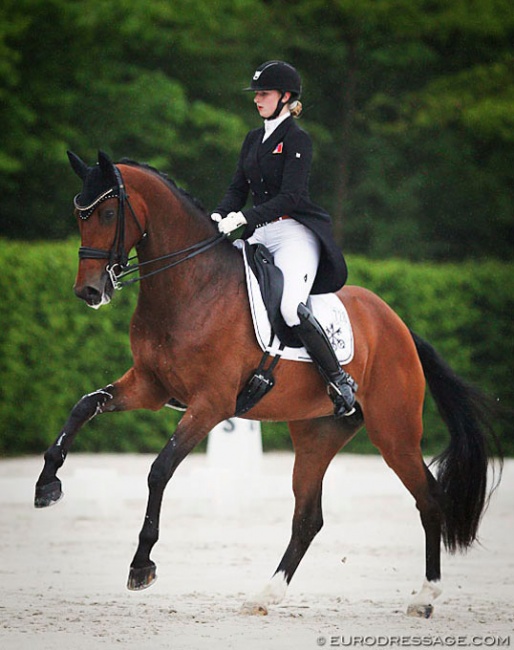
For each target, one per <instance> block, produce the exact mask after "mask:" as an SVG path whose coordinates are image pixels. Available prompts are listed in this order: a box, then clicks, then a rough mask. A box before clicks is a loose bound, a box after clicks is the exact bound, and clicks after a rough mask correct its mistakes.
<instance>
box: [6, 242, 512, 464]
mask: <svg viewBox="0 0 514 650" xmlns="http://www.w3.org/2000/svg"><path fill="white" fill-rule="evenodd" d="M77 247H78V242H77V241H76V240H75V239H73V240H70V241H66V242H59V243H25V242H8V241H2V240H0V265H1V274H0V295H1V307H0V314H1V328H0V454H1V455H15V454H28V453H37V454H39V453H42V452H43V451H44V450H45V449H46V447H47V446H48V445H49V444H50V443H51V442H52V441H53V440H54V438H55V436H56V435H57V433H58V432H59V429H60V428H61V426H62V424H63V423H64V420H65V419H66V417H67V415H68V413H69V411H70V409H71V408H72V406H73V405H74V404H75V402H76V401H77V400H78V399H79V398H80V397H81V396H82V395H83V394H84V393H88V392H91V391H92V390H95V389H97V388H100V387H102V386H104V385H105V384H107V383H109V382H111V381H114V380H115V379H117V378H118V377H119V376H121V374H123V372H125V370H126V369H127V368H129V367H130V365H131V355H130V349H129V343H128V323H129V319H130V315H131V313H132V310H133V309H134V305H135V300H136V295H137V289H134V288H132V289H130V288H127V289H125V290H124V291H122V292H117V294H116V296H115V299H114V300H113V302H112V303H111V304H110V305H108V306H106V307H103V308H102V309H100V310H99V311H93V310H91V309H89V308H87V307H86V305H85V304H84V303H82V302H81V301H79V300H77V299H76V298H75V297H74V295H73V293H72V286H73V282H74V277H75V273H76V266H77ZM348 263H349V268H350V278H349V283H351V284H358V285H361V286H365V287H367V288H368V289H371V290H372V291H374V292H376V293H377V294H379V295H380V296H381V297H382V298H383V299H384V300H386V301H387V302H388V303H389V304H390V305H391V306H392V307H393V309H395V311H397V312H398V313H399V314H400V316H401V317H402V318H403V319H404V320H405V321H406V323H407V324H408V326H409V327H410V328H411V329H413V330H415V331H416V332H417V333H418V334H419V335H420V336H422V337H423V338H425V339H427V340H429V341H430V342H431V343H432V344H433V345H434V346H435V347H436V348H437V349H438V351H439V352H440V353H441V354H442V355H443V356H444V358H445V359H446V360H447V361H448V362H449V363H450V364H451V365H452V366H453V367H454V368H455V370H457V372H459V374H461V375H462V376H464V377H465V378H467V379H469V380H471V381H474V382H475V383H479V384H480V385H481V386H483V387H484V388H485V389H487V391H488V392H490V393H491V394H492V395H494V396H495V397H496V399H497V400H498V401H499V402H500V403H501V404H502V405H504V406H506V407H509V406H510V405H512V403H513V394H514V389H513V386H512V368H513V366H514V344H513V339H512V314H513V313H514V312H513V306H514V283H513V282H512V273H513V270H514V264H512V263H501V262H496V261H495V262H493V261H491V262H481V263H476V262H469V263H465V264H459V265H456V264H455V265H454V264H437V265H436V264H428V263H427V264H420V263H417V264H413V263H409V262H406V261H396V260H388V261H370V260H368V259H365V258H361V257H354V256H350V257H349V258H348ZM179 417H180V414H179V413H178V412H175V411H171V410H170V409H163V410H162V411H161V412H159V413H152V412H146V411H138V412H132V413H116V414H106V415H103V416H101V417H98V418H96V419H95V420H93V421H92V422H90V423H89V424H88V425H86V426H85V427H84V429H83V430H82V432H81V433H80V434H79V436H78V437H77V440H76V442H75V444H74V447H73V449H74V450H75V451H104V452H109V451H110V452H115V451H132V452H138V451H139V452H149V451H152V452H155V451H158V450H159V449H160V448H161V447H162V446H163V445H164V443H165V442H166V440H167V439H168V438H169V436H170V435H171V434H172V432H173V429H174V426H175V424H176V422H177V421H178V419H179ZM502 426H503V429H502ZM500 433H501V438H502V442H503V446H504V448H505V450H506V452H507V453H509V454H510V455H513V454H514V436H513V434H512V431H511V429H510V428H509V426H508V423H504V424H503V425H502V424H501V423H500ZM263 440H264V446H265V449H277V448H288V447H289V446H290V442H289V437H288V434H287V428H286V426H285V425H284V424H264V425H263ZM447 440H448V435H447V432H446V429H445V427H444V425H443V424H442V422H441V421H440V419H439V417H438V415H437V414H436V413H435V409H434V406H433V404H432V403H431V400H430V399H427V402H426V408H425V438H424V445H425V447H424V450H425V452H426V453H427V454H432V453H435V452H437V451H441V450H442V449H443V448H444V447H445V446H446V442H447ZM347 449H349V450H352V451H358V452H368V451H372V450H373V448H372V447H371V445H370V443H369V441H368V440H367V437H366V436H365V434H363V433H360V434H359V435H358V436H357V438H356V439H355V440H354V441H352V443H350V446H349V447H347Z"/></svg>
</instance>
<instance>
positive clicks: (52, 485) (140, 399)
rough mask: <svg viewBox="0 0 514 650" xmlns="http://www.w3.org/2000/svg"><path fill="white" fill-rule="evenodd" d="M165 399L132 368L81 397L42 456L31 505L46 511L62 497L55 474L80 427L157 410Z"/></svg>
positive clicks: (60, 487)
mask: <svg viewBox="0 0 514 650" xmlns="http://www.w3.org/2000/svg"><path fill="white" fill-rule="evenodd" d="M166 397H167V396H164V395H163V396H159V395H158V390H157V387H156V386H155V385H154V384H152V383H148V382H145V381H144V379H142V378H141V377H139V376H138V375H137V373H136V372H135V371H134V369H133V368H132V369H131V370H129V371H128V372H127V373H126V374H125V375H124V376H123V377H122V378H121V379H120V380H118V381H117V382H115V383H114V384H112V385H111V384H110V385H108V386H106V387H105V388H101V389H100V390H97V391H95V392H93V393H89V394H88V395H84V396H83V397H82V398H81V399H80V400H79V401H78V402H77V403H76V404H75V406H74V407H73V409H72V410H71V413H70V415H69V417H68V419H67V420H66V423H65V425H64V427H63V428H62V430H61V431H60V433H59V435H58V436H57V438H56V440H55V442H54V443H53V445H51V447H49V448H48V450H47V451H46V453H45V464H44V467H43V471H42V472H41V474H40V476H39V478H38V480H37V483H36V494H35V498H34V505H35V507H36V508H45V507H47V506H51V505H53V504H54V503H57V502H58V501H60V499H61V498H62V496H63V493H62V486H61V481H60V480H59V479H58V478H57V471H58V470H59V469H60V468H61V467H62V465H63V464H64V461H65V459H66V455H67V454H68V451H69V450H70V447H71V445H72V443H73V441H74V439H75V437H76V435H77V434H78V432H79V431H80V429H81V428H82V426H83V425H84V424H85V423H86V422H89V420H91V419H93V418H94V417H95V416H96V415H99V414H100V413H106V412H109V411H121V410H131V409H134V408H159V407H160V406H162V405H163V404H164V403H165V402H166Z"/></svg>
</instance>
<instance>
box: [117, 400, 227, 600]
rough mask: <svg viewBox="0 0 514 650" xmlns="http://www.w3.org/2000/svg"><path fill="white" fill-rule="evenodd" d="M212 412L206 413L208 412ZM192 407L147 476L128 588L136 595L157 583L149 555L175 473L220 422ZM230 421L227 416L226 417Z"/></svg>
mask: <svg viewBox="0 0 514 650" xmlns="http://www.w3.org/2000/svg"><path fill="white" fill-rule="evenodd" d="M209 411H211V409H207V411H206V412H209ZM193 412H194V405H191V406H190V407H189V408H188V409H187V410H186V412H185V413H184V415H183V417H182V419H181V420H180V422H179V424H178V426H177V429H176V431H175V434H174V435H173V437H172V438H171V439H170V440H169V441H168V443H167V444H166V446H165V447H164V448H163V449H162V451H161V452H160V453H159V455H158V456H157V458H156V459H155V461H154V462H153V464H152V467H151V469H150V473H149V475H148V503H147V508H146V514H145V519H144V522H143V527H142V529H141V532H140V533H139V544H138V547H137V550H136V553H135V555H134V559H133V560H132V563H131V565H130V572H129V577H128V581H127V588H128V589H130V590H133V591H138V590H140V589H146V588H147V587H150V586H151V585H152V584H153V583H154V582H155V580H156V578H157V576H156V566H155V563H154V562H153V561H152V560H151V559H150V553H151V551H152V549H153V547H154V546H155V544H156V543H157V540H158V539H159V521H160V514H161V505H162V499H163V495H164V490H165V488H166V485H167V484H168V482H169V480H170V479H171V477H172V476H173V474H174V472H175V470H176V469H177V467H178V466H179V464H180V463H181V462H182V461H183V460H184V458H185V457H186V456H187V455H188V454H189V452H190V451H191V450H192V449H194V447H196V445H197V444H198V443H199V442H200V441H201V440H203V438H205V437H206V436H207V434H208V433H209V431H210V430H211V429H212V428H213V427H214V426H215V425H216V424H218V422H220V421H221V420H223V419H224V418H223V417H220V418H218V419H216V420H213V419H212V416H211V415H209V416H204V417H202V416H201V415H200V413H199V412H198V411H195V412H194V415H193ZM227 417H228V416H227Z"/></svg>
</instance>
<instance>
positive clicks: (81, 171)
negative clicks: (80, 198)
mask: <svg viewBox="0 0 514 650" xmlns="http://www.w3.org/2000/svg"><path fill="white" fill-rule="evenodd" d="M67 154H68V160H69V161H70V165H71V168H72V169H73V171H74V172H75V174H77V176H78V177H79V178H81V179H82V180H84V179H85V178H86V176H87V173H88V171H89V167H88V166H87V165H86V163H85V162H84V161H83V160H81V159H80V158H79V157H78V156H77V154H75V153H73V151H68V152H67Z"/></svg>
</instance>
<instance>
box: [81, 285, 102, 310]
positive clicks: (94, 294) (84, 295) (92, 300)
mask: <svg viewBox="0 0 514 650" xmlns="http://www.w3.org/2000/svg"><path fill="white" fill-rule="evenodd" d="M74 291H75V295H76V296H77V298H80V299H81V300H84V301H85V302H87V304H88V305H98V304H99V303H100V302H101V301H102V294H101V293H100V291H98V289H95V287H91V286H89V285H85V286H82V287H75V288H74Z"/></svg>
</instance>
